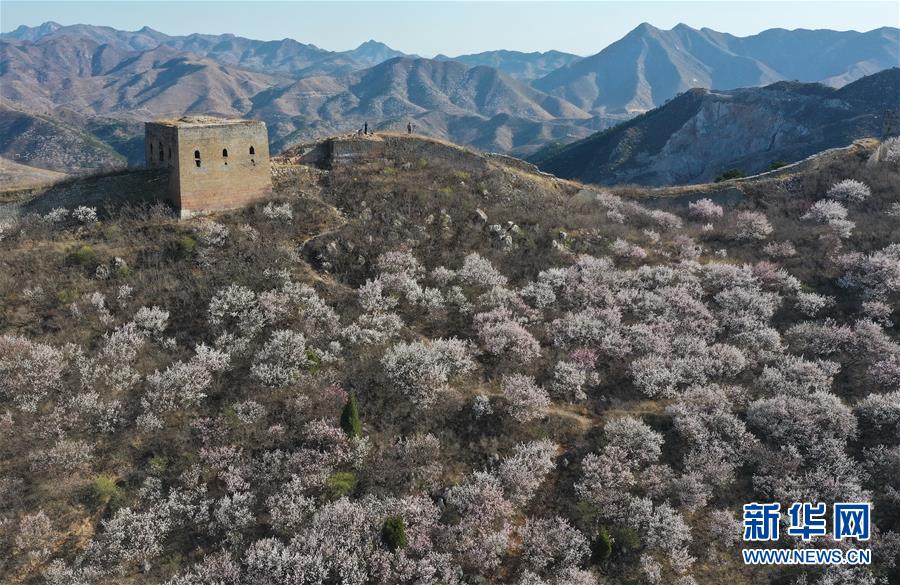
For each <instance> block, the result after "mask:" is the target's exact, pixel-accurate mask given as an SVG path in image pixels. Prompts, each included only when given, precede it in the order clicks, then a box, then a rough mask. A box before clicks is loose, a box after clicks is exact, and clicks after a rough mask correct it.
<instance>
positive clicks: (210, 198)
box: [144, 116, 272, 217]
mask: <svg viewBox="0 0 900 585" xmlns="http://www.w3.org/2000/svg"><path fill="white" fill-rule="evenodd" d="M144 156H145V160H146V162H147V167H148V168H167V169H170V171H169V189H168V193H169V199H170V200H171V202H172V204H174V205H175V206H176V207H177V208H178V210H179V211H180V213H181V217H190V216H192V215H196V214H200V213H204V212H209V211H221V210H226V209H236V208H239V207H243V206H244V205H247V204H248V203H252V202H254V201H258V200H260V199H263V198H265V197H267V196H269V195H270V194H271V192H272V177H271V171H270V169H269V137H268V133H267V132H266V125H265V123H264V122H260V121H257V120H236V119H225V118H213V117H210V116H186V117H183V118H179V119H177V120H159V121H156V122H147V123H146V124H145V125H144Z"/></svg>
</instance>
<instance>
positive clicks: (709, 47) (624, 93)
mask: <svg viewBox="0 0 900 585" xmlns="http://www.w3.org/2000/svg"><path fill="white" fill-rule="evenodd" d="M898 63H900V29H898V28H891V27H885V28H880V29H876V30H873V31H869V32H866V33H858V32H853V31H850V32H838V31H830V30H814V31H813V30H793V31H788V30H784V29H771V30H766V31H763V32H761V33H759V34H757V35H753V36H748V37H736V36H733V35H730V34H726V33H721V32H717V31H714V30H711V29H708V28H704V29H700V30H697V29H694V28H691V27H689V26H687V25H685V24H679V25H678V26H676V27H675V28H673V29H671V30H661V29H658V28H656V27H654V26H652V25H650V24H647V23H644V24H642V25H640V26H639V27H637V28H636V29H634V30H633V31H631V32H630V33H628V34H627V35H626V36H624V37H623V38H622V39H621V40H619V41H616V42H615V43H613V44H611V45H610V46H608V47H606V48H605V49H603V50H602V51H600V52H599V53H597V54H596V55H593V56H590V57H586V58H584V59H581V60H578V61H575V62H573V63H570V64H569V65H566V66H564V67H561V68H559V69H557V70H556V71H553V72H551V73H548V74H547V75H546V76H544V77H542V78H540V79H538V80H536V81H535V82H534V84H533V85H534V87H536V88H537V89H540V90H541V91H544V92H547V93H549V94H552V95H555V96H558V97H561V98H563V99H566V100H568V101H570V102H572V103H573V104H575V105H576V106H578V107H579V108H581V109H583V110H586V111H589V112H593V113H600V114H613V113H621V112H635V113H639V112H645V111H647V110H650V109H652V108H654V107H656V106H660V105H662V104H663V103H665V101H666V100H668V99H670V98H672V97H674V96H675V95H677V94H679V93H681V92H684V91H686V90H688V89H691V88H694V87H704V88H714V89H717V90H724V89H734V88H739V87H751V86H760V85H767V84H769V83H772V82H775V81H779V80H799V81H807V82H823V83H825V84H827V85H831V86H835V87H840V86H842V85H844V84H846V83H848V82H850V81H853V80H855V79H859V78H860V77H863V76H865V75H869V74H872V73H876V72H878V71H881V70H882V69H886V68H888V67H896V66H897V64H898Z"/></svg>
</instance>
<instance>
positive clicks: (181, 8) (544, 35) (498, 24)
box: [0, 0, 900, 56]
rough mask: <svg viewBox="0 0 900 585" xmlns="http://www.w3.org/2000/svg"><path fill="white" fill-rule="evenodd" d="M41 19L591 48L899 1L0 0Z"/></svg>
mask: <svg viewBox="0 0 900 585" xmlns="http://www.w3.org/2000/svg"><path fill="white" fill-rule="evenodd" d="M47 20H54V21H56V22H59V23H61V24H76V23H85V24H96V25H107V26H112V27H115V28H119V29H126V30H136V29H139V28H141V27H142V26H144V25H147V26H150V27H151V28H154V29H157V30H160V31H162V32H164V33H167V34H173V35H174V34H189V33H192V32H200V33H226V32H230V33H234V34H237V35H240V36H245V37H250V38H256V39H265V40H272V39H281V38H285V37H290V38H294V39H297V40H298V41H301V42H305V43H313V44H315V45H318V46H320V47H322V48H325V49H331V50H344V49H350V48H353V47H355V46H357V45H359V44H360V43H361V42H363V41H366V40H368V39H377V40H380V41H382V42H385V43H387V44H389V45H391V46H392V47H394V48H396V49H399V50H402V51H405V52H408V53H418V54H420V55H423V56H433V55H434V54H436V53H445V54H448V55H457V54H461V53H472V52H478V51H485V50H491V49H513V50H520V51H545V50H548V49H558V50H561V51H568V52H572V53H577V54H580V55H589V54H592V53H596V52H597V51H599V50H600V49H602V48H603V47H605V46H606V45H608V44H609V43H611V42H613V41H615V40H616V39H618V38H620V37H622V36H623V35H624V34H625V33H627V32H628V31H629V30H631V29H632V28H634V27H635V26H637V25H638V24H640V23H641V22H649V23H650V24H652V25H654V26H657V27H659V28H671V27H672V26H674V25H676V24H678V23H679V22H684V23H685V24H688V25H690V26H692V27H695V28H701V27H709V28H713V29H715V30H719V31H722V32H729V33H732V34H736V35H739V36H745V35H749V34H755V33H757V32H759V31H761V30H764V29H767V28H789V29H793V28H832V29H837V30H859V31H866V30H871V29H874V28H879V27H882V26H900V3H898V2H896V1H891V2H846V1H845V2H839V1H833V2H828V1H824V2H823V1H817V2H812V1H806V2H776V1H771V2H769V1H757V2H740V1H700V2H679V1H631V2H622V1H619V2H462V1H456V2H379V1H367V2H341V1H332V2H288V1H277V2H251V1H247V0H244V1H240V2H229V1H223V0H214V1H212V0H211V1H190V2H169V1H160V0H157V1H156V2H131V1H123V0H118V1H105V2H84V1H79V0H69V1H46V2H45V1H39V0H29V1H22V0H2V1H0V30H2V31H4V32H7V31H10V30H12V29H14V28H16V27H17V26H19V25H20V24H26V25H29V26H34V25H38V24H40V23H42V22H45V21H47Z"/></svg>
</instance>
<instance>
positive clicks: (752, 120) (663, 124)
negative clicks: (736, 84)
mask: <svg viewBox="0 0 900 585" xmlns="http://www.w3.org/2000/svg"><path fill="white" fill-rule="evenodd" d="M891 110H893V111H895V112H896V111H900V69H897V68H894V69H889V70H886V71H882V72H881V73H876V74H874V75H870V76H868V77H864V78H862V79H860V80H858V81H855V82H853V83H851V84H849V85H847V86H845V87H843V88H841V89H837V90H836V89H834V88H830V87H827V86H824V85H821V84H803V83H797V82H778V83H775V84H772V85H769V86H767V87H763V88H750V89H739V90H732V91H709V90H704V89H694V90H691V91H688V92H687V93H685V94H683V95H681V96H679V97H678V98H676V99H674V100H672V101H670V102H669V103H667V104H666V105H664V106H662V107H660V108H657V109H655V110H652V111H650V112H647V113H646V114H644V115H642V116H639V117H637V118H635V119H633V120H630V121H628V122H625V123H623V124H620V125H619V126H616V127H614V128H612V129H609V130H606V131H603V132H600V133H597V134H594V135H592V136H590V137H589V138H586V139H584V140H582V141H579V142H575V143H573V144H570V145H568V146H564V147H561V148H547V149H545V150H544V151H542V152H540V153H538V154H537V155H535V157H534V161H535V162H537V164H538V165H539V166H540V167H541V168H542V169H544V170H546V171H548V172H551V173H554V174H556V175H559V176H561V177H567V178H576V179H579V180H582V181H587V182H593V183H601V184H613V183H639V184H646V185H663V184H678V183H691V182H701V181H707V180H711V179H713V178H714V177H716V176H717V175H718V174H720V173H722V172H723V171H724V170H726V169H728V168H732V167H737V168H740V169H742V170H743V171H744V172H748V173H753V172H758V171H761V170H764V169H765V168H767V167H768V166H769V165H770V164H771V163H773V162H775V161H787V162H791V161H796V160H799V159H801V158H804V157H806V156H809V155H810V154H813V153H815V152H818V151H821V150H825V149H827V148H833V147H836V146H844V145H846V144H849V143H850V142H852V141H853V140H855V139H857V138H862V137H866V136H878V135H880V133H881V131H882V124H883V116H884V114H885V112H889V111H891Z"/></svg>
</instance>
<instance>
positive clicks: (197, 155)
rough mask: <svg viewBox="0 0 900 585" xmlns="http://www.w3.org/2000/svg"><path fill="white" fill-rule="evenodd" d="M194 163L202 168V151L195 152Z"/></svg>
mask: <svg viewBox="0 0 900 585" xmlns="http://www.w3.org/2000/svg"><path fill="white" fill-rule="evenodd" d="M194 162H195V163H196V164H197V166H198V167H199V166H200V151H199V150H195V151H194Z"/></svg>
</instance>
